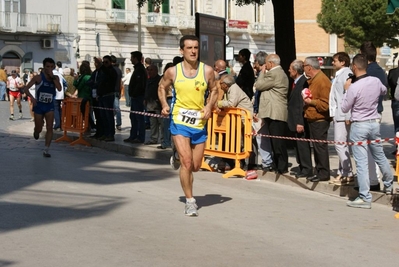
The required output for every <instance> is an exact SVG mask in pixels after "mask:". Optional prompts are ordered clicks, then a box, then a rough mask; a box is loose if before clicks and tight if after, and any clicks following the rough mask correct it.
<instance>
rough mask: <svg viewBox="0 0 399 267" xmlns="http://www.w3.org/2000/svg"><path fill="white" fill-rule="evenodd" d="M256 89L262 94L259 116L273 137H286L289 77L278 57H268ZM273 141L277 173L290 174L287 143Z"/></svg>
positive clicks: (277, 140) (273, 139)
mask: <svg viewBox="0 0 399 267" xmlns="http://www.w3.org/2000/svg"><path fill="white" fill-rule="evenodd" d="M266 70H267V71H268V72H266ZM255 87H256V90H257V91H260V92H262V94H261V95H260V99H259V113H258V116H259V117H260V118H262V119H263V120H264V122H265V125H266V127H267V128H268V129H269V132H270V134H271V135H274V136H286V129H287V117H288V110H287V93H288V77H287V75H286V74H285V72H284V70H283V69H282V68H281V66H280V57H279V56H278V55H276V54H270V55H268V56H267V57H266V62H265V65H263V66H262V69H261V72H260V74H259V77H258V79H257V81H256V84H255ZM271 141H272V151H273V157H274V159H273V161H274V163H275V165H276V169H277V173H279V174H283V173H286V172H288V153H287V146H286V141H285V140H283V139H280V138H272V139H271Z"/></svg>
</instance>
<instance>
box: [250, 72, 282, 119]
mask: <svg viewBox="0 0 399 267" xmlns="http://www.w3.org/2000/svg"><path fill="white" fill-rule="evenodd" d="M255 88H256V90H257V91H260V92H261V95H260V99H259V113H258V117H259V118H270V119H272V120H279V121H285V122H286V121H287V118H288V110H287V94H288V77H287V75H286V74H285V72H284V70H283V69H282V68H281V66H277V67H275V68H273V69H271V70H270V71H268V72H267V73H263V72H261V73H260V75H259V77H258V79H257V80H256V83H255Z"/></svg>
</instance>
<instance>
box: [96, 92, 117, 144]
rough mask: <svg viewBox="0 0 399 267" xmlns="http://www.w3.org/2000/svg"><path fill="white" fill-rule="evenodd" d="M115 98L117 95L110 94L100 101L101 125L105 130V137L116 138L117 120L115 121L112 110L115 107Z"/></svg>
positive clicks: (102, 97) (100, 98)
mask: <svg viewBox="0 0 399 267" xmlns="http://www.w3.org/2000/svg"><path fill="white" fill-rule="evenodd" d="M114 98H115V94H109V95H105V96H101V97H99V99H98V104H99V106H100V107H102V108H107V109H100V116H101V123H102V127H103V129H104V135H105V137H114V135H115V119H114V111H113V110H112V109H113V107H114Z"/></svg>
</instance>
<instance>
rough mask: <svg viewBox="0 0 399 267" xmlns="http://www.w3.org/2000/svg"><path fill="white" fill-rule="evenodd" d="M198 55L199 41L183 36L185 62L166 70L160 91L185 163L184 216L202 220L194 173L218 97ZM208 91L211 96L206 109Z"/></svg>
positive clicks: (209, 70) (208, 70) (210, 72)
mask: <svg viewBox="0 0 399 267" xmlns="http://www.w3.org/2000/svg"><path fill="white" fill-rule="evenodd" d="M198 52H199V39H198V38H197V37H196V36H192V35H186V36H183V37H182V38H181V39H180V53H181V54H182V55H183V61H182V62H181V63H179V64H177V65H176V66H175V67H172V68H169V69H167V70H166V72H165V74H164V75H163V77H162V79H161V82H160V83H159V88H158V94H159V99H160V101H161V105H162V112H161V114H162V115H164V116H169V115H171V123H170V131H171V134H172V138H173V142H174V144H175V147H176V150H177V153H178V156H179V160H180V163H181V167H180V183H181V186H182V189H183V192H184V195H185V196H186V206H185V210H184V213H185V215H187V216H198V211H197V209H198V206H197V204H196V201H195V199H194V197H193V182H194V177H193V172H197V171H198V170H199V169H200V167H201V164H202V158H203V156H204V148H205V141H206V138H207V131H206V128H205V124H206V122H207V120H208V118H209V117H210V116H211V114H212V109H213V107H215V103H216V100H217V97H218V91H217V87H216V83H215V75H214V72H213V68H212V67H211V66H208V65H205V64H204V63H202V62H199V61H198ZM171 85H173V88H174V89H173V99H172V105H171V107H169V105H168V103H167V101H166V91H167V90H168V88H169V87H170V86H171ZM207 90H209V92H210V95H211V96H210V99H209V102H208V103H206V105H205V95H206V92H207ZM170 113H171V114H170Z"/></svg>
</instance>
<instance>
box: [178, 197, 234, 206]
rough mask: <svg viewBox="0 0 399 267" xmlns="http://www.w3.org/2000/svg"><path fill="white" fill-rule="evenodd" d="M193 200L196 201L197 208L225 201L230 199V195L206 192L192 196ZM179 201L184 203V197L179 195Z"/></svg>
mask: <svg viewBox="0 0 399 267" xmlns="http://www.w3.org/2000/svg"><path fill="white" fill-rule="evenodd" d="M194 198H195V200H196V201H197V205H198V209H200V208H202V207H208V206H212V205H216V204H223V203H224V202H226V201H230V200H232V198H231V197H223V196H221V195H217V194H207V195H205V196H194ZM179 201H180V202H183V203H186V197H184V196H181V197H179Z"/></svg>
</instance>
